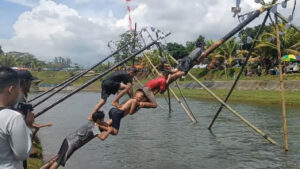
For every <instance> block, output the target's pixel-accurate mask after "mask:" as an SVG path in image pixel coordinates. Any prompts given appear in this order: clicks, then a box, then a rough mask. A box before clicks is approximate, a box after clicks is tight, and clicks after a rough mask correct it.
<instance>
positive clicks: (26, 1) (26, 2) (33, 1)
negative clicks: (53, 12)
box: [5, 0, 39, 7]
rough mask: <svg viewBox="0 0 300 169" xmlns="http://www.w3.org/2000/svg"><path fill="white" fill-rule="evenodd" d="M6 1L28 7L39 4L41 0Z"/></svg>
mask: <svg viewBox="0 0 300 169" xmlns="http://www.w3.org/2000/svg"><path fill="white" fill-rule="evenodd" d="M5 1H8V2H12V3H16V4H19V5H23V6H27V7H33V6H35V5H37V4H38V2H39V0H5Z"/></svg>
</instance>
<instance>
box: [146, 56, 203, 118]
mask: <svg viewBox="0 0 300 169" xmlns="http://www.w3.org/2000/svg"><path fill="white" fill-rule="evenodd" d="M143 55H144V57H146V58H147V60H148V61H149V63H150V65H151V66H152V68H153V69H154V70H155V72H156V73H157V74H158V75H159V74H160V73H159V72H158V70H157V69H156V67H155V66H154V65H153V63H152V62H151V60H150V58H149V57H148V56H147V55H146V54H144V53H143ZM169 90H170V92H171V93H172V94H173V96H174V97H175V99H176V100H177V102H178V103H179V105H180V106H181V108H182V109H183V110H184V112H185V113H186V115H187V116H188V117H189V118H190V119H191V121H192V122H193V123H196V122H197V120H196V119H195V118H194V116H193V115H192V114H191V112H189V111H188V110H187V108H186V107H185V106H184V104H183V103H182V102H181V101H180V99H179V98H178V97H177V95H176V94H175V92H174V91H173V89H172V88H171V87H170V86H169Z"/></svg>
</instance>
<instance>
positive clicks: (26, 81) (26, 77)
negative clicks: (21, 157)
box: [14, 70, 52, 169]
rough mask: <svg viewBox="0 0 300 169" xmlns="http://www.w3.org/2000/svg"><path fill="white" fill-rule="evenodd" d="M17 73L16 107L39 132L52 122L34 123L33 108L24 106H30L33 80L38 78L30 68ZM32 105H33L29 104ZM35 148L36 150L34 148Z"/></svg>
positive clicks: (28, 123) (25, 166)
mask: <svg viewBox="0 0 300 169" xmlns="http://www.w3.org/2000/svg"><path fill="white" fill-rule="evenodd" d="M17 73H18V75H19V80H20V95H19V98H18V101H17V103H16V104H15V106H14V107H15V109H16V110H17V111H19V112H20V113H22V114H23V116H24V119H25V122H26V124H27V126H28V127H33V128H35V131H34V135H35V134H36V133H37V131H38V130H39V129H40V128H42V127H49V126H51V125H52V124H50V123H49V124H45V125H39V124H36V123H34V114H33V113H32V110H30V109H27V108H25V109H24V107H28V106H26V105H29V104H27V97H28V93H29V92H30V87H31V82H32V81H33V80H37V79H38V78H36V77H34V76H32V75H31V73H30V72H29V71H28V70H17ZM29 107H31V105H30V106H29ZM33 150H35V149H34V148H33ZM23 167H24V169H27V161H26V160H25V161H24V162H23Z"/></svg>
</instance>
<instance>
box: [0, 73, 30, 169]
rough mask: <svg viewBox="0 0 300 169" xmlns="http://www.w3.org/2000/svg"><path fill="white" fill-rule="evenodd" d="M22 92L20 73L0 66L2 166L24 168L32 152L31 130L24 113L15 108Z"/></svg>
mask: <svg viewBox="0 0 300 169" xmlns="http://www.w3.org/2000/svg"><path fill="white" fill-rule="evenodd" d="M19 94H20V83H19V78H18V73H17V72H16V71H14V70H12V69H11V68H8V67H0V152H1V153H0V168H1V169H22V168H23V165H22V161H23V160H26V159H27V158H28V156H29V154H30V152H31V147H32V142H31V137H30V130H29V129H28V127H27V126H26V123H25V121H24V119H23V116H22V114H20V113H19V112H17V111H15V110H13V106H14V105H15V104H16V102H17V100H18V96H19Z"/></svg>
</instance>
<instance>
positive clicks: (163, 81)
mask: <svg viewBox="0 0 300 169" xmlns="http://www.w3.org/2000/svg"><path fill="white" fill-rule="evenodd" d="M169 74H170V72H169V71H164V72H163V75H162V76H160V77H158V78H156V79H153V80H150V81H148V82H147V83H146V84H145V86H144V87H143V91H144V93H145V96H146V97H147V98H148V102H140V103H139V107H140V108H156V107H157V102H156V99H155V96H154V95H156V94H157V93H158V92H159V93H161V94H163V93H164V92H165V90H166V86H167V79H168V77H169Z"/></svg>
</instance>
